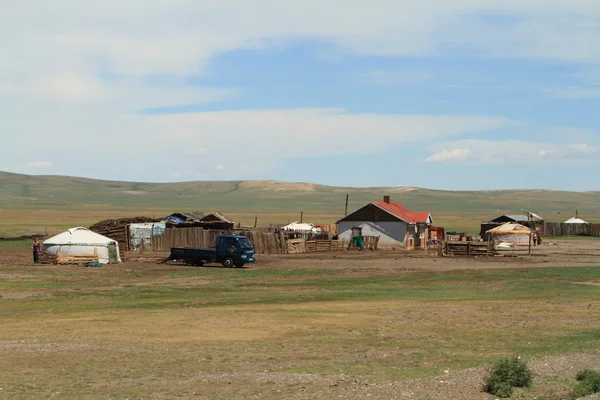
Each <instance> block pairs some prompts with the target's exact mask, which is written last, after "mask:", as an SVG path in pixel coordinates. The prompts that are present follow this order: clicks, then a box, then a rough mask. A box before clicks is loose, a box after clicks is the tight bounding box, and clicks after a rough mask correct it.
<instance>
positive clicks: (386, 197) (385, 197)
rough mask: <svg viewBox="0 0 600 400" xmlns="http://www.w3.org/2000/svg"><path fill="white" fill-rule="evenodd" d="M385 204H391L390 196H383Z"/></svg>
mask: <svg viewBox="0 0 600 400" xmlns="http://www.w3.org/2000/svg"><path fill="white" fill-rule="evenodd" d="M383 202H384V203H387V204H390V196H383Z"/></svg>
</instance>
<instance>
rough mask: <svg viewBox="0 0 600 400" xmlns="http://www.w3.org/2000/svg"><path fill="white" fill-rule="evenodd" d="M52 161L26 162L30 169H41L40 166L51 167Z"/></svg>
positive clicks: (26, 166)
mask: <svg viewBox="0 0 600 400" xmlns="http://www.w3.org/2000/svg"><path fill="white" fill-rule="evenodd" d="M51 166H52V161H33V162H28V163H27V164H25V168H28V169H39V168H50V167H51Z"/></svg>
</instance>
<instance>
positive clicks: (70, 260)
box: [56, 249, 98, 264]
mask: <svg viewBox="0 0 600 400" xmlns="http://www.w3.org/2000/svg"><path fill="white" fill-rule="evenodd" d="M89 262H98V249H94V254H62V253H61V252H60V250H59V251H57V252H56V263H57V264H85V263H89Z"/></svg>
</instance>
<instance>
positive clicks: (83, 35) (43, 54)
mask: <svg viewBox="0 0 600 400" xmlns="http://www.w3.org/2000/svg"><path fill="white" fill-rule="evenodd" d="M0 1H2V0H0ZM4 3H6V4H2V12H1V13H0V48H2V68H0V132H2V133H3V134H5V135H9V136H10V138H11V146H10V148H8V146H4V147H2V148H0V160H1V161H2V168H3V169H11V170H20V169H22V168H23V160H22V159H23V156H24V155H26V154H27V155H29V156H31V157H32V158H33V159H43V157H45V156H46V154H57V155H60V156H61V157H62V158H64V159H70V160H72V161H73V162H75V161H77V160H78V159H77V158H76V157H77V155H76V154H77V152H78V151H80V150H81V149H88V150H89V151H92V150H93V152H94V155H95V156H101V157H102V160H103V163H102V164H106V165H111V164H112V165H121V166H124V165H126V166H128V167H127V168H121V169H120V170H121V171H124V172H123V173H125V172H127V173H130V174H133V173H135V171H136V168H133V167H131V166H132V165H137V164H136V162H134V161H133V159H136V160H142V161H140V162H142V163H143V162H146V163H147V164H144V165H146V166H147V167H150V166H152V165H154V164H155V163H156V159H158V158H160V160H161V163H162V164H164V166H162V167H161V170H165V171H168V172H165V174H166V176H170V174H172V173H177V171H200V172H198V173H202V174H204V173H206V172H205V171H214V168H212V166H214V165H216V164H217V163H218V162H222V161H219V160H222V159H220V158H219V157H222V153H226V154H227V153H235V154H236V162H233V163H232V164H231V165H230V164H227V169H226V171H223V173H225V172H227V173H231V174H235V173H240V174H252V173H257V174H259V173H261V172H264V171H265V170H267V169H268V168H273V167H274V166H276V165H277V164H278V163H280V162H281V161H282V160H285V159H287V158H290V157H301V156H305V155H312V156H319V155H339V154H349V153H350V154H360V153H363V154H364V153H373V152H377V151H382V150H384V149H387V148H388V147H389V146H394V145H399V144H403V143H411V142H412V143H417V142H427V141H432V140H443V139H450V138H454V137H458V136H460V135H463V134H471V135H476V134H482V133H485V132H487V131H489V130H493V129H499V128H503V127H506V126H508V125H509V124H510V123H511V122H510V121H508V120H507V119H505V118H500V117H488V116H469V115H465V116H452V115H448V116H428V115H377V114H349V113H347V112H345V111H344V110H340V109H326V108H320V109H310V108H307V109H292V110H285V109H284V110H246V111H224V112H206V113H190V114H177V115H155V116H146V117H144V116H140V115H137V114H136V113H135V112H134V111H135V110H139V109H146V108H154V107H168V106H176V105H185V104H200V103H206V102H213V101H220V100H223V99H229V98H231V97H232V96H237V95H240V91H239V90H237V89H235V88H210V87H194V86H187V85H186V84H185V77H186V76H188V75H202V74H203V73H204V71H205V70H206V67H207V66H208V65H209V64H210V62H211V61H212V60H214V58H215V57H217V56H219V55H221V54H224V53H227V52H230V51H233V50H247V49H261V50H262V49H269V48H275V47H282V46H286V45H288V44H289V43H293V42H294V41H296V40H305V39H308V40H313V39H314V40H317V41H319V42H320V43H326V44H331V45H332V46H331V47H332V49H331V51H330V53H335V54H336V55H339V56H342V57H343V56H346V55H349V54H350V55H372V54H377V55H391V56H429V55H434V56H443V55H453V56H455V55H464V54H467V55H483V56H488V57H517V58H540V59H550V60H560V61H567V62H581V63H588V62H597V61H600V46H598V45H597V43H599V42H600V28H599V27H598V21H600V2H598V1H597V0H571V1H549V0H488V1H481V0H455V1H447V0H422V1H419V2H414V1H412V0H374V1H371V2H365V1H362V0H344V1H342V0H333V1H327V2H324V1H322V0H302V1H300V0H288V1H279V2H277V1H272V0H255V1H251V2H250V1H247V0H244V1H242V0H222V1H219V2H214V1H213V2H208V1H204V0H171V1H166V0H144V1H142V0H128V1H117V0H104V1H102V2H96V3H93V2H82V1H77V0H60V1H59V2H58V4H57V3H56V2H49V1H45V2H44V1H38V0H22V1H18V2H16V1H15V2H6V1H5V2H4ZM31 10H35V12H32V11H31ZM140 10H142V12H140ZM498 16H501V17H503V18H502V21H503V22H502V23H495V22H494V19H495V18H496V17H498ZM307 21H310V23H307ZM328 50H329V49H328ZM386 74H387V75H386ZM115 76H116V77H117V79H116V80H115ZM157 76H167V77H169V82H168V84H149V83H148V82H149V81H151V79H150V78H155V77H157ZM375 78H376V80H377V79H380V80H381V83H382V84H383V83H384V81H385V79H388V80H389V81H392V82H394V81H395V82H396V84H403V83H406V82H412V81H414V80H418V79H421V80H423V79H428V77H427V76H426V74H422V73H419V72H418V71H412V72H411V71H410V69H402V70H399V71H396V72H394V71H387V72H386V71H383V72H382V73H381V71H380V75H379V77H377V76H375ZM588 95H589V94H588ZM42 141H43V143H44V146H43V148H42V146H35V145H32V144H35V143H41V142H42ZM200 148H207V149H210V152H208V153H207V154H196V156H200V155H202V157H193V158H190V157H185V154H186V152H187V151H188V150H189V149H192V150H189V151H192V152H193V151H194V149H200ZM447 149H448V148H446V150H447ZM449 149H450V150H447V151H450V152H451V151H452V150H453V149H469V150H471V156H473V154H475V152H473V150H472V149H470V148H469V147H463V146H458V147H449ZM442 150H444V149H439V150H435V152H439V151H442ZM165 154H175V155H173V156H171V157H165ZM181 155H183V157H181ZM492 155H493V154H492ZM79 161H80V162H81V161H82V160H81V159H79ZM125 163H130V164H125ZM61 164H63V163H61ZM162 164H161V165H162ZM81 165H83V163H82V164H81ZM54 168H56V167H54ZM86 168H97V171H100V172H102V173H103V171H104V170H105V169H103V168H102V167H101V166H97V167H94V166H93V165H89V164H88V165H86ZM140 169H141V167H140ZM116 170H119V169H118V168H116V167H115V171H116ZM64 173H74V172H73V171H71V170H68V171H64ZM77 173H78V172H77ZM190 173H191V172H187V173H186V172H182V174H190Z"/></svg>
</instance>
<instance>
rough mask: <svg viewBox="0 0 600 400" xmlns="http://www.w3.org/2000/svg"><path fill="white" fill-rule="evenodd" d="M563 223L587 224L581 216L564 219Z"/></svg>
mask: <svg viewBox="0 0 600 400" xmlns="http://www.w3.org/2000/svg"><path fill="white" fill-rule="evenodd" d="M565 224H587V222H585V221H584V220H582V219H581V218H575V217H574V218H569V219H568V220H566V221H565Z"/></svg>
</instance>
